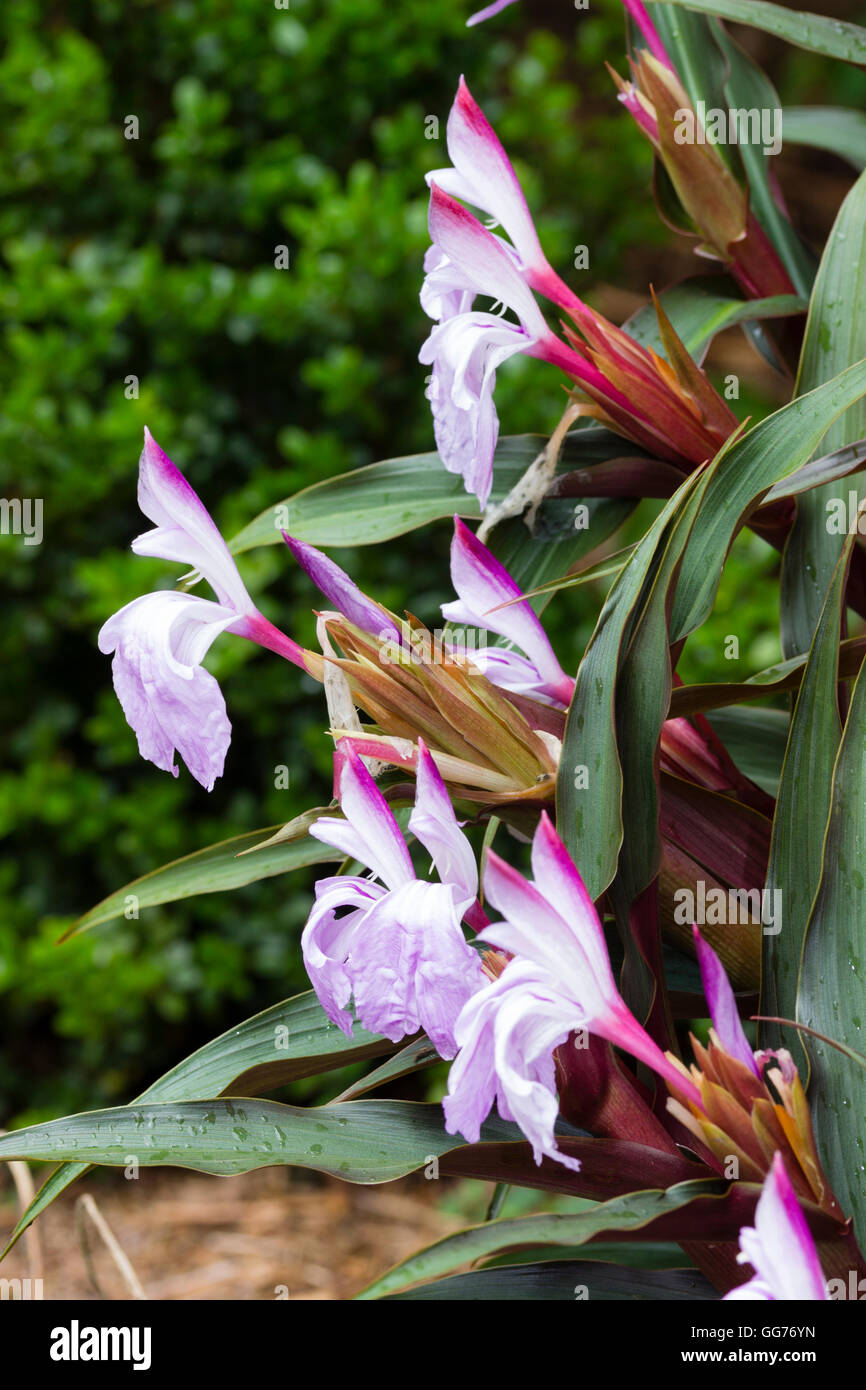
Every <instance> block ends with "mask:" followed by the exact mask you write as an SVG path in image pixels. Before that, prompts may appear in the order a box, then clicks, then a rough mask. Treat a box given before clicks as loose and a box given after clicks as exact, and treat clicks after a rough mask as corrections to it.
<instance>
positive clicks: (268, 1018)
mask: <svg viewBox="0 0 866 1390" xmlns="http://www.w3.org/2000/svg"><path fill="white" fill-rule="evenodd" d="M352 1031H353V1036H352V1037H351V1038H349V1037H347V1036H346V1034H345V1033H344V1032H343V1030H342V1029H341V1028H338V1027H337V1025H336V1023H332V1022H331V1020H330V1019H329V1018H328V1016H327V1014H326V1013H325V1011H324V1009H323V1008H322V1006H321V1004H320V1003H319V1001H318V999H317V998H316V996H315V994H314V993H313V991H312V990H308V991H307V992H306V993H304V994H298V995H296V996H295V997H294V998H293V999H286V1000H284V1001H283V1002H282V1003H281V1004H274V1005H272V1006H271V1008H269V1009H265V1010H264V1011H263V1012H262V1013H259V1014H254V1015H253V1017H252V1018H248V1019H246V1020H245V1021H244V1022H243V1023H241V1024H239V1025H238V1026H237V1027H235V1028H230V1029H229V1030H228V1032H226V1033H222V1034H221V1035H220V1037H218V1038H213V1039H212V1040H211V1041H210V1042H208V1043H205V1045H204V1047H200V1048H199V1049H198V1051H197V1052H193V1053H192V1054H191V1055H190V1056H189V1057H186V1058H184V1060H183V1061H182V1062H178V1064H177V1066H176V1067H173V1068H172V1069H171V1071H169V1072H166V1073H165V1075H164V1076H161V1077H160V1078H159V1080H158V1081H155V1082H154V1083H153V1085H152V1086H149V1087H148V1088H147V1090H146V1091H144V1092H143V1093H142V1095H141V1096H140V1097H139V1101H157V1100H158V1101H160V1102H166V1101H181V1100H195V1099H199V1098H201V1097H205V1098H207V1097H209V1096H218V1095H220V1094H221V1093H222V1092H224V1091H228V1090H229V1088H231V1090H232V1092H233V1094H234V1095H243V1096H257V1095H261V1094H262V1092H264V1091H273V1090H274V1089H275V1088H276V1087H277V1086H284V1085H286V1084H287V1083H288V1082H290V1081H298V1080H300V1079H301V1078H302V1077H305V1076H317V1075H319V1074H320V1073H322V1072H326V1071H332V1070H333V1069H334V1068H335V1067H344V1066H347V1065H348V1064H349V1063H350V1062H363V1061H366V1060H367V1059H368V1058H370V1057H378V1056H381V1055H382V1053H384V1052H393V1051H395V1050H396V1046H397V1044H396V1043H391V1042H389V1041H388V1039H387V1038H383V1037H380V1036H379V1034H378V1033H368V1032H367V1029H366V1028H362V1027H361V1025H360V1023H358V1021H357V1020H355V1022H354V1026H353V1030H352ZM428 1046H429V1044H428Z"/></svg>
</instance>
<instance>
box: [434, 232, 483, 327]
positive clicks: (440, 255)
mask: <svg viewBox="0 0 866 1390" xmlns="http://www.w3.org/2000/svg"><path fill="white" fill-rule="evenodd" d="M474 298H475V288H474V286H473V285H472V283H471V281H470V280H469V279H468V277H467V276H466V275H465V274H463V272H462V271H461V270H460V267H459V266H456V265H455V264H454V262H453V261H450V260H449V259H448V257H447V256H446V255H445V253H444V252H443V251H441V250H440V249H439V247H438V246H428V248H427V251H426V253H425V255H424V282H423V284H422V285H421V308H422V309H423V310H424V312H425V314H429V316H430V318H431V319H450V318H454V317H455V315H456V314H465V313H468V312H469V310H470V309H471V308H472V301H473V299H474Z"/></svg>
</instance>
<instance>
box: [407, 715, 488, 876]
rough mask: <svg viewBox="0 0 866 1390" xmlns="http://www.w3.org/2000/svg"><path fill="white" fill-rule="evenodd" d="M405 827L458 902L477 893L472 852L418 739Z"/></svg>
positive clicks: (428, 755) (448, 799)
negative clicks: (410, 805) (412, 801)
mask: <svg viewBox="0 0 866 1390" xmlns="http://www.w3.org/2000/svg"><path fill="white" fill-rule="evenodd" d="M409 829H410V830H411V832H412V834H413V835H416V836H417V837H418V839H419V840H420V841H421V843H422V845H423V846H424V848H425V849H426V850H427V851H428V852H429V854H430V856H431V858H432V860H433V863H434V864H435V865H436V872H437V873H438V874H439V877H440V879H441V880H442V882H443V883H448V884H451V885H452V886H453V887H454V888H456V890H457V899H458V901H460V902H463V901H465V902H466V903H467V904H468V903H471V902H473V901H474V899H475V898H476V897H477V896H478V867H477V865H476V863H475V855H474V854H473V852H472V846H471V845H470V843H469V841H468V840H467V838H466V836H465V835H464V834H463V832H462V830H461V829H460V824H459V822H458V820H457V817H456V816H455V814H454V807H453V806H452V805H451V798H450V797H449V795H448V793H447V791H446V790H445V783H444V782H443V781H442V776H441V774H440V772H439V769H438V768H437V766H436V764H435V763H434V761H433V759H432V758H431V756H430V754H429V752H428V751H427V748H426V746H425V744H424V740H423V739H420V738H419V740H418V759H417V762H416V766H415V806H414V808H413V810H412V814H411V816H410V817H409Z"/></svg>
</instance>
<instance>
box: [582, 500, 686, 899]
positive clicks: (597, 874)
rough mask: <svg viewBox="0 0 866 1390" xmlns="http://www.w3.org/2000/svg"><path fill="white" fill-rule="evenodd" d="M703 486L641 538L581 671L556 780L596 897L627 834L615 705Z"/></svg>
mask: <svg viewBox="0 0 866 1390" xmlns="http://www.w3.org/2000/svg"><path fill="white" fill-rule="evenodd" d="M704 485H705V484H704V477H703V476H702V475H698V474H693V475H692V476H691V477H690V478H687V479H686V481H685V482H684V483H683V485H682V487H681V488H680V489H679V491H678V492H677V493H676V494H675V495H674V497H672V498H671V500H670V501H669V502H668V504H667V505H666V506H665V508H664V510H663V511H662V512H661V513H660V514H659V516H658V517H657V518H656V520H655V522H654V523H653V525H652V526H651V527H650V529H649V531H648V532H647V533H646V535H645V536H644V537H643V539H642V540H641V541H640V542H639V543H638V545H637V546H636V548H635V550H634V551H633V553H632V555H631V558H630V559H629V561H628V563H627V564H626V565H625V566H624V568H623V569H622V570H621V571H620V573H619V575H618V576H617V578H616V579H615V581H614V583H613V584H612V586H611V589H610V592H609V594H608V596H607V599H606V600H605V603H604V607H603V608H602V612H601V616H600V617H599V620H598V623H597V624H596V628H595V631H594V633H593V635H592V637H591V639H590V642H589V646H588V647H587V649H586V652H585V653H584V657H583V660H582V661H581V663H580V666H579V668H578V672H577V679H576V682H575V690H574V696H573V699H572V702H571V707H570V709H569V712H568V718H567V720H566V726H565V736H564V740H563V749H562V757H561V759H560V766H559V775H558V778H557V786H556V808H557V814H556V823H557V827H558V828H559V832H560V834H561V835H562V837H563V840H564V842H565V844H566V846H567V847H568V850H569V852H570V854H571V855H572V858H573V859H574V861H575V863H576V864H577V866H578V868H579V870H580V873H581V875H582V877H583V880H584V882H585V883H586V885H587V889H588V890H589V893H590V896H591V897H593V898H598V897H599V896H600V895H601V893H602V892H603V891H604V890H605V889H606V888H607V887H608V885H609V884H610V883H611V881H612V880H613V877H614V875H615V873H616V865H617V857H618V855H619V849H620V845H621V843H622V838H623V826H622V769H621V764H620V757H619V751H618V746H617V729H616V721H615V704H614V701H615V693H616V683H617V677H618V674H619V669H620V663H621V660H622V657H623V654H624V651H625V648H626V644H627V638H628V635H629V634H630V632H631V630H632V627H633V623H636V622H637V620H638V617H639V612H638V609H639V602H640V600H641V597H642V595H643V593H644V591H645V589H646V590H649V589H650V587H651V585H652V581H653V579H654V578H655V576H656V575H657V574H658V572H659V570H660V568H661V566H662V564H663V561H664V554H665V550H666V548H667V547H668V546H669V545H670V543H671V541H672V538H673V537H674V536H675V535H677V534H678V535H679V537H680V538H681V539H680V540H678V541H677V544H678V545H679V544H681V542H682V539H683V538H684V536H683V530H682V528H681V527H680V523H681V522H682V521H683V519H684V518H689V519H690V518H691V517H692V515H693V508H694V505H695V499H696V497H698V496H699V495H700V490H701V489H702V488H703V487H704ZM678 528H679V529H678ZM670 557H671V559H672V558H673V552H672V551H671V552H670ZM584 768H585V769H586V774H585V776H584V775H583V772H582V769H584Z"/></svg>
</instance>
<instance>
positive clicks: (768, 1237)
mask: <svg viewBox="0 0 866 1390" xmlns="http://www.w3.org/2000/svg"><path fill="white" fill-rule="evenodd" d="M737 1261H738V1263H739V1264H750V1265H751V1266H752V1268H753V1270H754V1271H755V1273H754V1276H753V1277H752V1278H751V1279H749V1280H748V1281H747V1282H746V1283H745V1284H740V1285H738V1286H737V1288H735V1289H731V1291H730V1293H727V1294H725V1301H727V1300H735V1299H742V1300H746V1299H754V1300H758V1299H760V1300H769V1301H771V1302H778V1301H786V1300H801V1301H810V1302H813V1301H816V1300H819V1301H826V1300H827V1298H828V1294H827V1284H826V1281H825V1279H824V1273H823V1271H822V1269H821V1262H820V1260H819V1259H818V1252H817V1250H816V1249H815V1242H814V1240H813V1239H812V1234H811V1232H810V1230H809V1227H808V1226H807V1224H806V1218H805V1216H804V1215H803V1211H802V1208H801V1206H800V1203H799V1202H798V1201H797V1196H796V1193H795V1192H794V1189H793V1187H792V1186H791V1180H790V1178H789V1177H788V1174H787V1172H786V1170H785V1164H784V1162H783V1160H782V1155H781V1154H780V1153H777V1154H775V1155H774V1157H773V1163H772V1167H771V1168H770V1171H769V1173H768V1174H767V1177H766V1179H765V1181H764V1186H763V1190H762V1192H761V1195H760V1197H759V1198H758V1205H757V1207H756V1208H755V1224H754V1226H744V1227H743V1229H742V1230H741V1231H740V1253H739V1255H738V1256H737Z"/></svg>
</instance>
